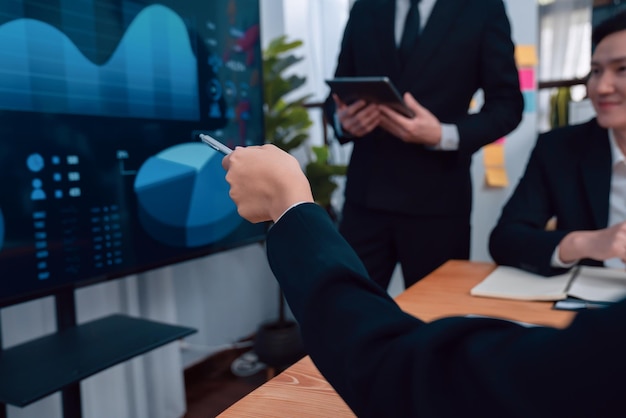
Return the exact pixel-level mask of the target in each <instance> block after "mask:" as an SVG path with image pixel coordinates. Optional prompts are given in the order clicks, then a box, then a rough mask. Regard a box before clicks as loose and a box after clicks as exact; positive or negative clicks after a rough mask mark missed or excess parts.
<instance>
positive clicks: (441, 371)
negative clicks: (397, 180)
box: [267, 204, 626, 418]
mask: <svg viewBox="0 0 626 418" xmlns="http://www.w3.org/2000/svg"><path fill="white" fill-rule="evenodd" d="M267 251H268V258H269V262H270V266H271V268H272V270H273V272H274V274H275V275H276V278H277V279H278V281H279V282H280V284H281V287H282V289H283V291H284V293H285V296H286V298H287V301H288V303H289V305H290V307H291V309H292V311H293V313H294V315H295V317H296V319H297V320H298V322H299V323H300V326H301V330H302V335H303V339H304V342H305V346H306V348H307V350H308V353H309V354H310V356H311V358H312V359H313V361H314V362H315V364H316V365H317V367H318V368H319V370H320V371H321V373H322V374H323V375H324V376H325V377H326V379H327V380H328V381H329V382H330V383H331V385H332V386H333V387H334V388H335V389H336V390H337V392H338V393H339V394H340V395H341V396H342V398H343V399H344V400H345V401H346V402H347V404H348V405H349V406H350V407H351V408H352V409H353V411H354V412H355V413H356V414H357V416H359V417H413V416H415V417H417V416H419V417H455V418H458V417H483V418H484V417H499V418H501V417H589V416H602V417H609V416H623V411H624V409H623V390H622V389H623V385H621V384H618V383H617V382H620V381H622V380H623V376H624V372H626V362H624V361H623V353H624V352H625V350H626V333H624V332H621V325H619V324H623V323H624V320H626V305H625V304H623V303H621V304H618V305H616V306H615V307H613V308H607V309H603V310H597V311H590V312H585V313H581V314H579V315H578V316H577V318H576V320H575V321H574V323H573V324H572V325H571V326H570V327H569V328H567V329H565V330H556V329H552V328H543V327H536V328H525V327H523V326H521V325H517V324H514V323H511V322H508V321H501V320H496V319H488V318H471V319H470V318H460V317H457V318H446V319H442V320H438V321H435V322H431V323H429V324H425V323H424V322H422V321H420V320H419V319H417V318H414V317H412V316H410V315H408V314H406V313H404V312H402V311H401V310H400V308H399V307H398V306H397V305H396V304H395V302H394V301H393V300H392V299H391V298H390V297H389V296H388V295H387V294H386V293H385V292H383V291H382V290H381V289H380V288H378V287H377V286H376V285H375V284H374V283H373V282H372V281H371V280H369V279H368V278H367V275H366V271H365V269H364V267H363V265H362V264H361V262H360V261H359V259H358V257H357V256H356V255H355V253H354V252H353V251H352V249H351V248H350V247H349V245H348V244H347V243H346V242H345V241H344V240H343V238H342V237H341V236H340V235H339V234H338V232H337V231H336V229H335V226H334V225H333V224H332V223H331V221H330V220H329V218H328V216H327V215H326V213H325V212H324V210H323V209H322V208H320V207H318V206H317V205H315V204H304V205H300V206H298V207H296V208H293V209H291V210H290V211H289V212H287V213H286V214H285V215H284V216H283V218H281V220H280V221H279V222H278V223H277V224H275V225H274V226H273V227H272V228H271V230H270V231H269V235H268V241H267ZM616 328H617V329H616Z"/></svg>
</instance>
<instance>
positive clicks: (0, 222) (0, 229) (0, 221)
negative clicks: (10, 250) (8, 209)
mask: <svg viewBox="0 0 626 418" xmlns="http://www.w3.org/2000/svg"><path fill="white" fill-rule="evenodd" d="M3 243H4V217H3V216H2V209H0V251H1V250H2V244H3Z"/></svg>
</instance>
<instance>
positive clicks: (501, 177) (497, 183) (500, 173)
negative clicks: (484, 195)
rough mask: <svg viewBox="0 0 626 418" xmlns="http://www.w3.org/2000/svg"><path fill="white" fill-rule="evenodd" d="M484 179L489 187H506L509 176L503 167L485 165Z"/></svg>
mask: <svg viewBox="0 0 626 418" xmlns="http://www.w3.org/2000/svg"><path fill="white" fill-rule="evenodd" d="M485 181H486V183H487V186H490V187H506V186H508V185H509V178H508V176H507V174H506V169H505V168H504V167H485Z"/></svg>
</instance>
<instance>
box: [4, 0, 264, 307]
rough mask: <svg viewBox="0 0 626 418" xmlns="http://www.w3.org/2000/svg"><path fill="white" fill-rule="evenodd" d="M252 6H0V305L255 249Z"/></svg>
mask: <svg viewBox="0 0 626 418" xmlns="http://www.w3.org/2000/svg"><path fill="white" fill-rule="evenodd" d="M259 22H260V14H259V0H80V1H71V0H10V1H0V175H1V178H2V179H3V180H2V181H0V208H1V212H0V307H3V306H8V305H9V304H12V303H16V302H17V301H22V300H27V299H29V298H34V297H39V296H43V295H47V294H51V293H54V292H56V291H58V290H59V289H63V288H66V287H73V286H81V285H87V284H91V283H95V282H98V281H103V280H109V279H115V278H118V277H124V276H127V275H129V274H134V273H139V272H145V271H149V270H151V269H154V268H158V267H160V266H165V265H169V264H174V263H179V262H182V261H186V260H191V259H194V258H197V257H202V256H205V255H208V254H213V253H217V252H220V251H226V250H230V249H234V248H237V247H239V246H243V245H249V244H254V243H258V242H260V241H262V240H264V239H265V236H266V233H267V224H263V223H260V224H252V223H250V222H248V221H246V220H244V219H243V218H241V217H240V216H239V215H238V213H237V211H236V207H235V204H234V203H233V202H232V200H231V199H230V197H229V195H228V189H229V188H228V184H227V183H226V181H225V178H224V176H225V172H224V170H223V168H222V167H221V159H222V156H221V155H217V154H216V152H215V151H213V150H212V149H211V148H209V147H207V146H206V145H204V144H203V143H202V142H201V141H200V140H199V138H198V135H199V133H208V134H210V135H211V136H213V137H215V138H217V139H218V140H220V141H221V142H222V143H224V144H225V145H227V146H229V147H231V148H234V147H236V146H248V145H259V144H263V143H264V142H265V141H264V137H265V135H264V131H265V130H264V118H263V91H262V60H261V57H262V55H261V43H260V39H259V33H260V32H259Z"/></svg>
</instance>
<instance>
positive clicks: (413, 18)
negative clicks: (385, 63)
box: [398, 0, 420, 65]
mask: <svg viewBox="0 0 626 418" xmlns="http://www.w3.org/2000/svg"><path fill="white" fill-rule="evenodd" d="M419 2H420V0H411V7H410V8H409V12H408V13H407V15H406V19H405V21H404V30H403V32H402V39H401V40H400V47H399V48H398V53H399V56H400V63H401V64H402V65H405V64H406V63H407V61H408V60H409V57H410V56H411V53H412V52H413V48H414V47H415V44H416V42H417V38H419V35H420V10H419V7H418V3H419Z"/></svg>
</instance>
